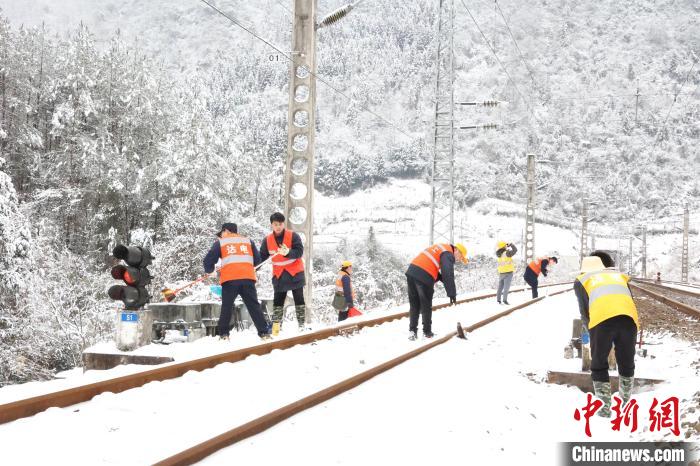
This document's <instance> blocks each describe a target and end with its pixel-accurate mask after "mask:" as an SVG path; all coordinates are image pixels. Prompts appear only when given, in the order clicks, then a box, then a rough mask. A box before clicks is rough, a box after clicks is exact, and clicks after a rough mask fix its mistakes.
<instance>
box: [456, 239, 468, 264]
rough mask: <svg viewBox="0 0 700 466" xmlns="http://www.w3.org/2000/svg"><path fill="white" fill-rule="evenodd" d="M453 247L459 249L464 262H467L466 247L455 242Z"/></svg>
mask: <svg viewBox="0 0 700 466" xmlns="http://www.w3.org/2000/svg"><path fill="white" fill-rule="evenodd" d="M455 247H456V248H457V249H458V250H459V252H461V253H462V257H463V258H464V263H465V264H466V263H467V262H469V261H468V260H467V248H466V247H465V246H464V244H462V243H457V244H455Z"/></svg>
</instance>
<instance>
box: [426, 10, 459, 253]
mask: <svg viewBox="0 0 700 466" xmlns="http://www.w3.org/2000/svg"><path fill="white" fill-rule="evenodd" d="M439 2H440V11H439V16H438V31H437V38H438V41H437V66H436V77H435V131H434V143H433V169H432V173H431V185H432V191H431V197H430V244H434V243H436V242H437V241H449V242H450V243H452V242H453V241H454V165H455V152H454V88H453V83H454V45H453V44H454V42H453V41H454V0H439Z"/></svg>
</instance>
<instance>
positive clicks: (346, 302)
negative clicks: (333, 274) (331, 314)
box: [334, 261, 362, 322]
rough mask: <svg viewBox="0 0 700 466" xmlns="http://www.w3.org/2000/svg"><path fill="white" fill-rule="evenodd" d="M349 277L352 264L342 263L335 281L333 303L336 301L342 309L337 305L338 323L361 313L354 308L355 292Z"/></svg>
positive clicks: (348, 262)
mask: <svg viewBox="0 0 700 466" xmlns="http://www.w3.org/2000/svg"><path fill="white" fill-rule="evenodd" d="M350 275H352V262H350V261H343V263H342V264H341V267H340V271H339V272H338V279H337V280H336V281H335V297H334V302H335V301H338V302H340V303H341V304H342V307H341V306H340V305H338V307H339V309H338V322H340V321H343V320H345V319H347V318H348V317H355V316H360V315H362V313H361V312H360V311H359V310H358V309H357V308H356V307H355V298H356V295H355V290H354V289H353V287H352V281H351V279H350ZM341 297H342V299H341ZM334 306H335V305H334Z"/></svg>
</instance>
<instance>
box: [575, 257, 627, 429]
mask: <svg viewBox="0 0 700 466" xmlns="http://www.w3.org/2000/svg"><path fill="white" fill-rule="evenodd" d="M614 266H615V263H614V261H613V259H612V257H610V255H609V254H608V253H606V252H603V251H594V252H592V253H591V255H590V256H588V257H584V258H583V261H582V263H581V275H579V276H578V277H576V280H575V281H574V291H575V292H576V298H577V299H578V306H579V311H580V313H581V321H582V323H583V325H584V331H587V332H588V333H589V335H590V342H591V379H593V390H594V391H595V395H596V396H597V397H598V398H600V400H601V401H602V402H603V407H602V408H601V409H600V410H599V411H598V414H600V415H601V416H604V417H609V416H610V378H609V375H608V354H609V353H610V349H611V347H612V345H613V344H614V345H615V358H616V359H617V368H618V373H619V374H620V398H622V400H623V402H624V403H627V401H629V399H630V396H631V395H632V383H633V380H634V379H633V378H634V353H635V350H634V345H635V342H636V341H637V328H638V326H639V318H638V316H637V308H636V306H635V304H634V301H633V300H632V293H631V292H630V289H629V287H628V285H627V282H629V279H630V278H629V277H628V276H627V275H625V274H623V273H620V272H618V271H616V270H615V269H613V268H612V267H614Z"/></svg>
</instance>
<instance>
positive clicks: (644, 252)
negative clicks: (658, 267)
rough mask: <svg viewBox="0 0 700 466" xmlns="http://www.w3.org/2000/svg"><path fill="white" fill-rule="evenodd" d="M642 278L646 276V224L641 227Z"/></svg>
mask: <svg viewBox="0 0 700 466" xmlns="http://www.w3.org/2000/svg"><path fill="white" fill-rule="evenodd" d="M642 278H647V226H646V225H644V226H643V227H642Z"/></svg>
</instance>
